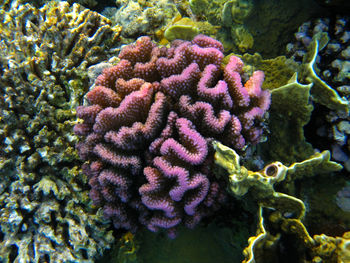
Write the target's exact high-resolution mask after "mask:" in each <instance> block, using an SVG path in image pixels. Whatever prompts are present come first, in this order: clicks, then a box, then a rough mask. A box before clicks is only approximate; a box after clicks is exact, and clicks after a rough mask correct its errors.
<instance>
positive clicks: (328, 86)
mask: <svg viewBox="0 0 350 263" xmlns="http://www.w3.org/2000/svg"><path fill="white" fill-rule="evenodd" d="M349 36H350V31H349V19H348V18H347V17H340V16H338V17H336V19H335V20H334V21H331V20H330V19H316V20H313V21H310V22H306V23H304V24H302V25H301V26H300V27H299V30H298V32H297V33H295V37H296V40H297V41H296V42H294V43H290V44H288V45H287V51H288V52H289V54H290V56H291V57H292V58H294V59H295V60H296V61H297V62H299V63H303V65H304V66H303V67H304V69H306V70H307V69H309V70H308V72H311V71H313V76H311V81H313V82H315V93H317V92H316V91H318V90H321V89H322V90H324V91H327V90H330V91H328V93H331V92H332V93H333V94H335V95H334V96H331V97H329V96H328V97H325V98H323V99H322V97H320V96H316V101H317V102H319V103H321V104H323V105H325V106H326V107H327V108H325V107H323V106H322V105H316V108H317V111H315V116H314V117H313V120H312V122H311V123H310V127H312V126H313V127H316V129H315V128H314V131H315V130H316V135H317V137H314V136H313V138H314V139H313V140H312V143H313V144H314V145H315V146H316V147H318V148H320V149H324V148H325V145H322V144H320V143H319V142H321V141H324V142H326V143H327V147H329V145H332V146H331V149H332V153H333V158H335V159H336V160H338V161H340V162H342V163H344V166H345V168H346V169H347V170H350V158H349V156H350V149H349V145H350V144H349V138H348V134H350V129H349V127H350V115H349V97H350V92H349V89H350V78H349V74H350V73H349V62H348V60H349V54H348V53H349V49H350V45H349V43H350V37H349ZM316 42H318V43H316ZM316 45H317V46H316ZM316 49H317V50H318V52H317V51H316ZM308 51H309V53H307V52H308ZM310 53H313V56H314V58H313V60H314V61H313V63H312V65H311V64H309V65H308V64H305V61H306V60H307V58H308V57H310ZM315 53H317V54H315ZM303 58H304V59H303ZM306 62H307V61H306ZM308 76H310V74H306V75H305V76H304V77H303V78H304V79H306V80H307V79H309V80H310V77H308ZM314 80H316V81H314ZM320 94H324V92H323V93H322V92H320ZM314 131H313V132H312V133H313V134H314V133H315V132H314Z"/></svg>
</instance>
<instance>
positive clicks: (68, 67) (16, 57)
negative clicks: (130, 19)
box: [0, 1, 121, 262]
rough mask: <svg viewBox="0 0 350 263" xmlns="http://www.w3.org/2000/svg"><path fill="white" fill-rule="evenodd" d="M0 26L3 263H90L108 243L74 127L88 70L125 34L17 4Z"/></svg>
mask: <svg viewBox="0 0 350 263" xmlns="http://www.w3.org/2000/svg"><path fill="white" fill-rule="evenodd" d="M0 21H1V29H0V40H1V41H0V47H1V48H0V71H1V74H2V77H1V80H0V97H1V101H0V108H1V114H0V116H1V117H0V144H1V146H0V175H1V176H0V185H1V187H0V189H1V190H0V228H1V233H0V261H1V262H8V261H9V260H10V259H11V260H14V261H16V262H41V261H42V262H43V261H45V262H68V261H70V262H83V261H84V262H85V261H86V260H89V261H91V260H93V259H94V258H95V257H96V256H99V255H101V254H102V252H103V251H104V250H105V249H106V248H108V247H109V246H110V244H111V242H112V241H113V236H112V234H111V231H108V230H107V228H108V224H107V222H106V220H104V219H103V217H102V214H101V212H100V211H97V209H94V208H92V207H91V204H90V200H89V197H88V185H87V178H86V176H85V175H83V173H82V172H81V169H80V161H79V160H78V155H77V152H76V150H75V148H74V145H75V144H76V142H78V137H77V136H76V135H74V133H73V132H72V128H73V126H74V124H75V123H76V117H75V107H76V106H77V105H78V104H79V103H80V101H81V100H82V95H83V94H84V93H85V92H86V91H87V85H88V83H89V79H88V76H87V71H88V70H87V68H88V67H89V66H91V65H94V64H96V63H98V62H101V61H103V60H106V59H107V58H108V57H109V56H110V54H109V53H108V50H111V49H112V48H113V47H114V46H115V45H116V44H117V42H118V37H119V33H120V30H121V28H120V27H118V26H115V27H112V26H111V23H110V21H109V20H108V19H106V18H105V17H103V16H101V15H99V14H97V13H96V12H92V11H90V10H88V9H85V8H83V7H81V6H79V5H78V4H74V5H72V6H69V4H68V3H67V2H56V1H54V2H49V3H47V4H46V5H44V6H43V7H42V8H40V9H37V8H35V7H33V6H31V5H30V4H25V5H22V4H19V2H17V1H13V2H12V3H11V8H9V7H8V8H4V9H2V10H1V11H0Z"/></svg>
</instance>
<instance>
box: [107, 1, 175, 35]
mask: <svg viewBox="0 0 350 263" xmlns="http://www.w3.org/2000/svg"><path fill="white" fill-rule="evenodd" d="M175 2H176V1H175ZM116 4H117V6H118V10H117V12H116V13H115V14H114V15H113V16H112V17H110V19H111V20H112V21H113V22H114V23H116V24H119V25H120V26H122V28H123V30H122V36H124V37H126V38H137V37H139V36H142V35H148V36H151V37H153V38H154V37H155V35H156V33H155V32H156V31H157V30H159V29H161V28H163V27H165V26H166V25H167V24H169V23H170V22H171V20H172V19H173V18H174V17H176V16H177V15H180V13H179V11H178V9H177V6H176V4H175V3H174V1H169V0H151V1H137V0H127V1H125V0H117V1H116Z"/></svg>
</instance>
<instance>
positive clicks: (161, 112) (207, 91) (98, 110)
mask: <svg viewBox="0 0 350 263" xmlns="http://www.w3.org/2000/svg"><path fill="white" fill-rule="evenodd" d="M222 52H223V46H222V45H221V43H220V42H218V41H216V40H214V39H212V38H210V37H207V36H204V35H199V36H197V37H195V38H194V39H193V41H192V42H188V41H180V40H176V41H174V42H172V45H171V47H170V48H166V47H157V46H156V45H155V44H154V43H152V41H151V40H150V38H149V37H141V38H139V39H138V40H137V42H136V44H134V45H129V46H126V47H124V48H123V49H122V50H121V52H120V55H119V58H120V59H121V60H120V62H119V63H118V64H117V65H116V66H114V67H111V68H108V69H105V70H104V72H103V73H102V74H101V75H100V76H99V77H98V78H97V80H96V83H95V88H94V89H93V90H91V91H90V92H89V93H88V94H87V96H86V97H87V99H88V101H89V103H90V105H89V106H80V107H78V108H77V116H78V117H79V118H81V119H83V120H84V122H83V123H80V124H77V125H76V126H75V128H74V130H75V133H76V134H78V135H80V136H85V140H84V142H82V143H80V144H78V146H77V148H78V150H79V153H80V156H81V157H82V159H84V160H87V161H89V162H87V163H86V164H85V166H84V169H85V172H86V173H87V174H88V175H89V176H90V185H91V188H92V189H91V193H90V196H91V198H92V199H93V201H94V203H95V204H96V205H98V206H103V207H104V211H105V214H106V216H107V217H109V218H111V219H112V220H113V222H114V225H115V226H116V227H123V228H126V229H132V230H134V229H135V228H136V227H137V225H139V224H140V223H141V224H142V225H145V226H146V227H147V228H148V229H150V230H152V231H157V230H158V229H163V228H165V229H167V232H168V234H169V236H174V235H175V234H176V226H178V225H180V224H184V225H186V226H187V227H193V226H195V225H196V224H197V223H198V222H199V221H200V220H201V218H202V217H203V216H206V215H208V214H210V213H211V212H213V211H214V210H215V209H216V208H218V207H219V205H220V201H221V200H223V198H224V193H223V192H224V191H223V185H222V182H219V181H218V180H217V179H216V178H215V176H213V175H212V174H211V172H210V166H211V165H212V163H213V162H212V157H213V151H212V147H211V145H210V143H209V142H210V141H212V140H213V139H219V140H220V141H223V142H225V143H226V144H228V145H230V146H231V147H233V148H235V149H236V150H240V151H242V150H243V149H244V148H245V147H246V146H247V145H249V144H256V143H258V142H259V140H260V136H261V134H262V131H263V129H262V125H261V124H262V121H263V119H264V113H265V111H266V110H267V109H268V107H269V104H270V93H269V92H268V91H264V90H262V89H261V85H262V82H263V79H264V74H263V72H261V71H256V72H254V73H253V74H252V76H251V77H250V78H249V80H248V81H247V82H246V83H245V85H243V84H242V79H241V74H242V67H243V62H242V61H241V60H240V59H239V58H238V57H235V56H232V57H231V58H230V60H229V62H228V64H227V65H226V66H222V65H221V62H222V59H223V53H222Z"/></svg>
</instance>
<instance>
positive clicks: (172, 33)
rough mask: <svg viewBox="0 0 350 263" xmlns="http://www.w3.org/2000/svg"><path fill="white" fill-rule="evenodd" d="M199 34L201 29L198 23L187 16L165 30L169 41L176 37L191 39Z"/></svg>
mask: <svg viewBox="0 0 350 263" xmlns="http://www.w3.org/2000/svg"><path fill="white" fill-rule="evenodd" d="M198 34H199V29H198V27H197V25H196V23H195V22H194V21H192V20H191V19H190V18H188V17H185V18H182V19H181V20H179V21H177V22H176V23H174V24H173V25H171V26H169V27H168V28H167V29H166V30H165V32H164V37H165V38H166V39H167V40H168V41H173V40H175V39H183V40H189V41H191V40H192V39H193V38H194V37H195V36H196V35H198Z"/></svg>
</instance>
